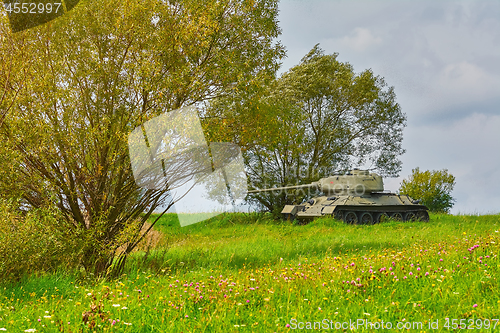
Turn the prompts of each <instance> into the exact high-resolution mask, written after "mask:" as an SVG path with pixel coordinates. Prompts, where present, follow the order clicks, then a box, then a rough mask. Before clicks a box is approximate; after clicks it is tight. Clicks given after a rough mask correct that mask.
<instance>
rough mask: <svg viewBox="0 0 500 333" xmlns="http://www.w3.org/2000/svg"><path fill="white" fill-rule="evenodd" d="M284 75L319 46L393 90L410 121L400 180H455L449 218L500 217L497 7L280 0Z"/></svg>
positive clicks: (389, 185)
mask: <svg viewBox="0 0 500 333" xmlns="http://www.w3.org/2000/svg"><path fill="white" fill-rule="evenodd" d="M279 21H280V27H281V28H282V35H281V38H280V39H281V42H282V44H283V45H284V46H285V47H286V48H287V55H288V56H287V58H286V59H284V61H283V66H282V72H283V71H286V70H288V69H289V68H291V67H293V66H295V65H297V64H298V63H299V62H300V59H301V58H302V57H303V56H304V55H305V54H306V53H307V52H308V51H309V50H311V48H312V47H313V46H314V45H315V44H316V43H319V44H320V47H321V48H322V49H323V50H325V52H326V53H327V54H331V53H334V52H337V53H338V54H339V56H338V60H340V61H343V62H349V63H351V64H352V65H353V66H354V70H355V71H356V72H361V71H362V70H365V69H368V68H371V69H372V70H373V72H374V73H375V74H376V75H380V76H382V77H384V78H385V81H386V82H387V84H389V85H391V86H394V87H395V92H396V95H397V101H398V103H399V104H400V105H401V108H402V110H403V112H404V113H406V115H407V127H406V128H405V131H404V139H403V147H404V148H405V149H406V153H405V154H404V155H403V156H402V157H401V160H402V161H403V169H402V172H401V173H400V176H401V177H400V178H390V179H386V180H385V185H386V189H389V190H391V191H396V190H397V189H398V188H399V185H400V182H401V181H402V179H404V178H407V177H408V176H409V175H410V174H411V170H412V169H413V168H415V167H420V170H441V169H448V171H449V172H450V173H451V174H453V175H454V176H455V177H456V186H455V190H454V191H453V193H452V196H453V197H455V198H456V203H455V205H454V207H453V209H452V213H454V214H457V213H467V214H470V213H478V214H486V213H499V212H500V148H499V144H500V1H443V0H440V1H422V0H419V1H402V0H397V1H396V0H391V1H389V0H382V1H373V0H372V1H359V0H357V1H337V0H329V1H327V0H324V1H321V0H282V1H281V3H280V15H279Z"/></svg>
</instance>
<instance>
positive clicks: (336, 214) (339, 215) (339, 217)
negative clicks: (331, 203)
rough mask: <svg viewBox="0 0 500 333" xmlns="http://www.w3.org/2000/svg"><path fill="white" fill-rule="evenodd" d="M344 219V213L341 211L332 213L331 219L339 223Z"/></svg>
mask: <svg viewBox="0 0 500 333" xmlns="http://www.w3.org/2000/svg"><path fill="white" fill-rule="evenodd" d="M343 217H344V212H343V211H341V210H337V211H336V212H333V218H334V219H336V220H339V221H342V219H343Z"/></svg>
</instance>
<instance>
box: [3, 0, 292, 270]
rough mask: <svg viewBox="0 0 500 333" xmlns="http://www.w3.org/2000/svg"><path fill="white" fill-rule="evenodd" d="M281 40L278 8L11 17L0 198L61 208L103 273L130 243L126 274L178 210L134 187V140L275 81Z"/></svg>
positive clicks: (111, 7) (104, 10)
mask: <svg viewBox="0 0 500 333" xmlns="http://www.w3.org/2000/svg"><path fill="white" fill-rule="evenodd" d="M278 34H279V28H278V26H277V1H275V0H260V1H240V0H222V1H217V2H214V1H209V0H204V1H199V0H183V1H176V0H171V1H150V0H147V1H146V0H124V1H121V0H120V1H118V0H104V1H80V3H79V4H78V5H77V6H76V7H75V8H74V9H73V10H71V11H70V12H68V13H67V14H66V15H64V16H62V17H60V18H58V19H57V20H54V21H51V22H49V23H47V24H44V25H42V26H39V27H36V28H33V29H30V30H26V31H22V32H19V33H16V34H12V33H11V32H10V31H9V24H8V21H7V18H6V17H5V16H1V17H0V35H1V38H0V59H1V60H2V61H3V63H2V65H1V66H3V67H2V68H4V67H5V68H7V69H8V71H6V72H1V73H0V86H1V87H2V89H4V90H3V92H2V94H1V99H0V103H1V104H2V108H3V110H6V111H5V112H2V114H0V116H1V117H2V119H0V120H2V122H1V127H0V154H2V159H1V162H0V163H1V165H0V170H1V172H2V176H3V177H2V178H1V179H0V194H1V195H2V196H4V197H7V198H10V197H19V198H22V205H23V206H24V207H25V208H27V209H31V208H38V207H45V206H50V207H57V209H59V210H60V212H61V214H62V216H63V217H64V219H65V220H66V221H67V222H68V224H69V225H70V226H71V228H72V229H73V230H74V235H81V234H82V233H83V234H84V235H86V239H87V243H86V247H85V249H84V256H83V262H82V264H83V265H84V266H85V268H87V269H88V270H92V271H94V272H95V273H97V274H102V273H103V272H106V270H107V269H108V268H109V267H110V265H111V263H112V262H113V259H114V258H115V251H117V250H118V249H119V246H120V245H123V244H126V245H127V246H126V247H125V250H124V252H122V256H121V257H120V258H121V259H120V261H119V264H118V266H117V267H123V263H124V260H125V259H124V258H126V256H127V255H128V253H130V251H131V250H132V249H133V248H134V246H135V245H136V244H137V242H138V241H139V240H140V239H141V237H142V236H141V233H140V230H141V227H142V226H143V225H144V223H145V221H146V220H147V219H148V217H149V215H150V213H151V212H152V211H153V210H154V209H155V208H156V207H157V206H158V205H159V204H161V203H164V204H165V205H166V206H167V207H170V205H171V204H173V201H172V198H171V197H169V196H168V192H167V189H165V190H160V191H158V190H144V189H141V188H139V187H138V186H137V185H136V184H135V182H134V178H133V174H132V170H131V166H130V160H129V156H128V147H127V138H128V134H129V133H130V132H131V130H133V129H134V128H136V127H137V126H140V125H141V124H143V123H144V122H146V121H147V120H149V119H151V118H153V117H156V116H158V115H159V114H161V113H163V112H166V111H169V110H173V109H177V108H179V107H181V106H187V105H197V104H200V103H202V102H204V101H207V100H210V99H213V98H217V97H222V96H225V95H227V94H229V92H231V91H233V90H235V89H238V90H245V89H246V88H248V87H251V86H252V85H253V84H255V83H254V82H258V81H259V80H264V79H263V78H265V77H269V76H270V77H272V76H273V75H274V72H275V70H276V68H277V67H278V60H279V59H280V58H281V57H282V56H283V54H284V50H283V48H282V46H281V45H279V43H276V42H275V39H276V37H277V36H278ZM21 60H22V61H21ZM4 107H5V108H4ZM7 108H8V109H7ZM3 157H6V158H3ZM143 212H145V214H142V213H143ZM131 226H133V228H132V227H131ZM126 232H129V233H130V234H131V237H130V238H127V237H124V236H123V235H124V233H126ZM122 249H123V247H122Z"/></svg>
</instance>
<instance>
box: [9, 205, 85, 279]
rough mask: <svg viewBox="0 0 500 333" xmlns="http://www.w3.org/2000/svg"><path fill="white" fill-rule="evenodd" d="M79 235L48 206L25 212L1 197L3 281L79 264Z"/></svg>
mask: <svg viewBox="0 0 500 333" xmlns="http://www.w3.org/2000/svg"><path fill="white" fill-rule="evenodd" d="M77 243H78V237H77V235H72V234H71V228H69V227H68V225H66V223H65V222H64V220H63V219H59V216H58V215H57V213H56V212H55V211H53V210H48V209H37V210H31V211H29V212H22V211H19V210H17V209H16V205H14V204H13V203H12V202H7V201H5V200H1V201H0V281H18V280H19V279H20V278H21V277H23V276H24V275H30V274H34V273H41V272H49V271H54V270H56V268H58V267H60V266H61V265H64V267H65V268H72V267H75V266H77V265H78V262H79V260H78V258H77V257H78V256H79V252H80V250H79V248H80V246H78V244H77Z"/></svg>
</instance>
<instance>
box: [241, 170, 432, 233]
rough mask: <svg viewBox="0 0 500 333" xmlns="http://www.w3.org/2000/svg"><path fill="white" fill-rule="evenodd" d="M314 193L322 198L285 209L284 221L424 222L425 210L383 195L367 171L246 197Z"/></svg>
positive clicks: (408, 200)
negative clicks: (329, 218)
mask: <svg viewBox="0 0 500 333" xmlns="http://www.w3.org/2000/svg"><path fill="white" fill-rule="evenodd" d="M304 188H311V189H317V190H319V191H321V192H323V193H324V194H325V196H320V197H315V198H312V199H310V200H308V201H307V202H305V203H303V204H300V205H286V206H285V207H284V208H283V210H282V212H281V213H282V214H283V215H284V217H285V218H287V219H295V218H299V219H312V218H314V217H317V216H323V215H333V216H334V217H335V218H337V219H339V220H343V221H345V222H347V223H362V224H373V223H378V222H381V221H382V220H384V219H386V218H392V219H396V220H401V221H412V220H422V221H428V220H429V214H428V213H427V210H428V209H427V207H425V206H424V205H420V204H419V201H416V200H413V199H412V198H410V197H409V196H407V195H398V194H394V193H387V192H384V183H383V179H382V177H381V176H379V175H378V174H376V173H371V172H369V171H367V170H358V169H354V170H350V171H348V172H347V173H345V174H343V175H333V176H330V177H326V178H321V179H320V180H318V181H316V182H312V183H310V184H305V185H296V186H285V187H276V188H269V189H261V190H253V191H248V193H258V192H268V191H286V190H291V189H304Z"/></svg>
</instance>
